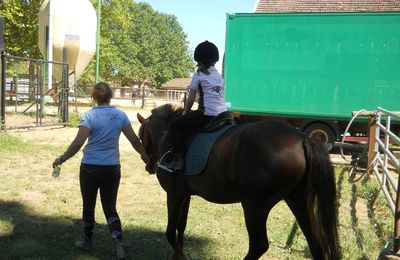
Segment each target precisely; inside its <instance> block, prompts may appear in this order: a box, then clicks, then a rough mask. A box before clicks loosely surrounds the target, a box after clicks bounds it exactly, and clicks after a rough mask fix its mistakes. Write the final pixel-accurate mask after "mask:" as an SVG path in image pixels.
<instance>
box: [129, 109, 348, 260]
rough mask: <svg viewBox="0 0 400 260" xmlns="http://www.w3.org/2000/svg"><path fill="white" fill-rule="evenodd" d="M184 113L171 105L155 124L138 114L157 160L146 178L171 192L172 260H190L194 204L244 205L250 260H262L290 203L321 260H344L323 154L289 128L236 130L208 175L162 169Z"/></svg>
mask: <svg viewBox="0 0 400 260" xmlns="http://www.w3.org/2000/svg"><path fill="white" fill-rule="evenodd" d="M180 112H181V109H175V108H174V107H172V106H171V105H164V106H161V107H158V108H155V109H153V110H152V114H151V116H150V117H148V118H146V119H145V118H143V117H142V116H141V115H140V114H138V115H137V116H138V119H139V121H140V123H141V124H142V125H141V127H140V131H139V135H140V138H141V140H142V142H143V144H144V146H145V148H146V152H147V153H148V155H149V158H150V162H149V163H148V164H147V165H146V170H147V171H148V172H150V173H155V172H156V173H157V178H158V180H159V182H160V184H161V186H162V187H163V189H164V190H165V191H166V192H167V207H168V226H167V231H166V236H167V239H168V242H169V244H170V245H171V246H172V249H173V250H174V254H173V256H172V257H171V258H172V259H186V256H185V255H184V253H183V233H184V231H185V228H186V223H187V216H188V211H189V204H190V196H191V195H198V196H201V197H202V198H204V199H206V200H208V201H210V202H214V203H222V204H224V203H238V202H240V203H241V204H242V207H243V211H244V218H245V223H246V227H247V232H248V236H249V249H248V253H247V255H246V256H245V258H244V259H259V258H260V257H261V256H262V255H263V254H264V253H265V252H266V251H267V250H268V247H269V243H268V238H267V231H266V221H267V218H268V214H269V212H270V210H271V209H272V207H274V206H275V205H276V204H277V203H278V202H279V201H280V200H282V199H284V200H285V201H286V203H287V204H288V206H289V208H290V209H291V211H292V213H293V214H294V216H295V217H296V219H297V222H298V224H299V225H300V227H301V230H302V231H303V233H304V235H305V237H306V239H307V243H308V246H309V249H310V252H311V254H312V256H313V258H314V259H329V260H332V259H339V258H340V253H339V246H338V232H337V224H338V223H337V222H338V213H337V201H336V199H337V198H336V186H335V178H334V172H333V169H332V167H331V164H330V161H329V155H328V153H327V151H326V150H325V149H324V148H323V146H322V145H321V144H320V143H319V142H318V141H314V140H312V139H310V138H308V137H306V136H305V135H303V134H302V133H300V132H299V131H298V130H297V129H295V128H293V127H292V126H290V125H288V124H286V123H283V122H278V121H276V122H256V123H248V124H239V125H238V126H236V127H232V128H230V129H229V130H228V131H227V132H225V133H224V134H223V135H221V136H220V137H219V138H218V139H217V141H216V142H215V143H214V145H213V147H212V150H211V152H210V154H209V158H208V162H207V165H206V167H205V169H204V171H203V172H202V174H201V175H198V176H187V175H185V173H184V172H183V171H176V172H175V173H169V172H164V171H163V170H161V169H157V161H158V160H159V159H160V156H162V155H163V153H164V152H165V151H166V149H167V148H168V147H164V145H163V144H164V140H163V136H164V134H165V132H166V130H167V129H168V125H169V123H170V122H171V120H173V119H174V118H176V117H177V116H179V113H180Z"/></svg>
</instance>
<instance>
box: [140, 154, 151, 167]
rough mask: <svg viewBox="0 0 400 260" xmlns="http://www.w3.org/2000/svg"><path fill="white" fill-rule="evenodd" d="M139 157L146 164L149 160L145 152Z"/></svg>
mask: <svg viewBox="0 0 400 260" xmlns="http://www.w3.org/2000/svg"><path fill="white" fill-rule="evenodd" d="M140 157H141V158H142V160H143V162H144V163H145V164H146V165H147V164H148V163H149V162H150V159H149V157H148V156H147V154H142V155H141V156H140Z"/></svg>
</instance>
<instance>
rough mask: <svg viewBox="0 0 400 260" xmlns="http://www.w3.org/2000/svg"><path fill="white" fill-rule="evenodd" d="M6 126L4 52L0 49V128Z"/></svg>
mask: <svg viewBox="0 0 400 260" xmlns="http://www.w3.org/2000/svg"><path fill="white" fill-rule="evenodd" d="M5 127H6V54H5V52H4V51H3V50H2V51H1V129H5Z"/></svg>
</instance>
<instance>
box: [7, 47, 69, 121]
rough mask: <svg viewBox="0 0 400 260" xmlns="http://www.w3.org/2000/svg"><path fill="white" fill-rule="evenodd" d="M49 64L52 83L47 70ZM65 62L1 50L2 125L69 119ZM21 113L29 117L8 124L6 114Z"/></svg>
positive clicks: (66, 66) (9, 115) (66, 65)
mask: <svg viewBox="0 0 400 260" xmlns="http://www.w3.org/2000/svg"><path fill="white" fill-rule="evenodd" d="M49 67H50V68H52V72H53V79H52V81H51V83H52V84H51V86H49V84H48V81H47V74H46V72H47V70H48V68H49ZM68 91H69V87H68V64H67V63H62V62H52V61H48V60H40V59H31V58H23V57H16V56H12V55H8V54H6V53H5V52H4V51H3V52H2V53H1V94H0V99H1V128H2V129H9V128H24V127H31V126H40V125H45V124H60V123H62V124H65V123H66V122H67V121H68ZM15 114H23V115H27V116H30V117H32V119H33V122H32V120H30V121H29V124H28V125H25V122H20V123H16V124H14V125H11V124H10V122H8V121H7V118H9V117H11V116H13V115H15Z"/></svg>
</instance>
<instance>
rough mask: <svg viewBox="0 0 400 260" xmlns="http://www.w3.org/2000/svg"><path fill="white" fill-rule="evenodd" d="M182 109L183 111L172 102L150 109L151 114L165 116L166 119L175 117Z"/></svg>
mask: <svg viewBox="0 0 400 260" xmlns="http://www.w3.org/2000/svg"><path fill="white" fill-rule="evenodd" d="M182 111H183V108H182V107H179V106H175V105H172V104H165V105H162V106H159V107H156V108H153V109H152V110H151V115H152V116H158V117H163V118H167V119H168V121H170V119H171V118H175V117H176V116H177V115H179V114H180V113H181V112H182Z"/></svg>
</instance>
